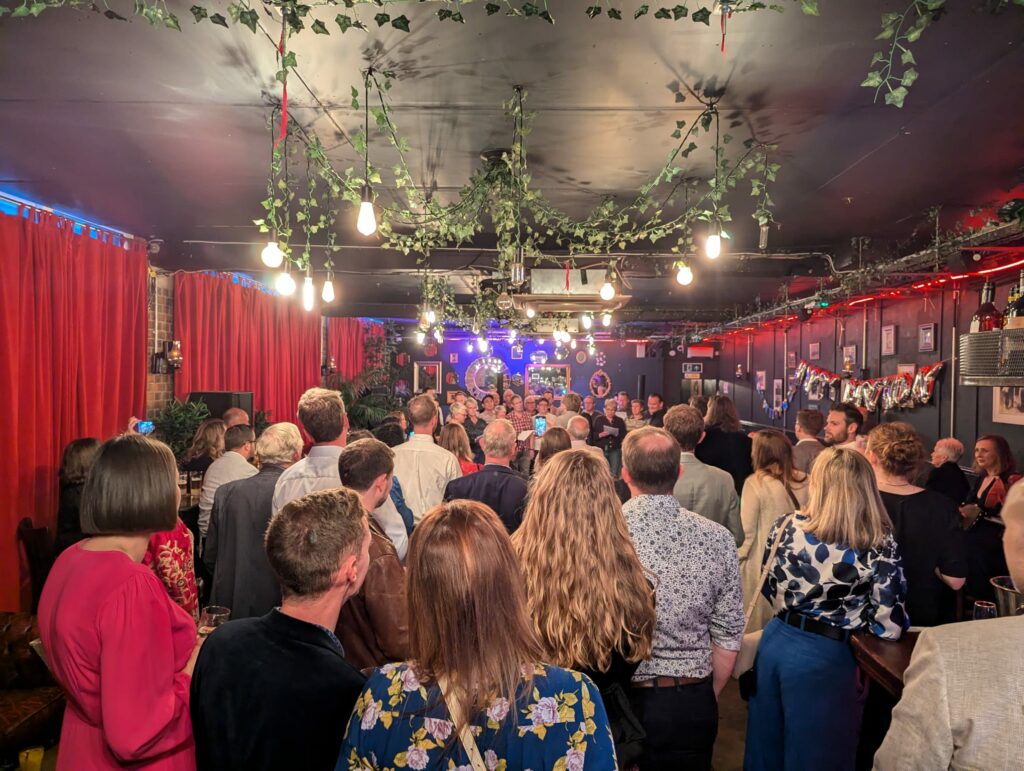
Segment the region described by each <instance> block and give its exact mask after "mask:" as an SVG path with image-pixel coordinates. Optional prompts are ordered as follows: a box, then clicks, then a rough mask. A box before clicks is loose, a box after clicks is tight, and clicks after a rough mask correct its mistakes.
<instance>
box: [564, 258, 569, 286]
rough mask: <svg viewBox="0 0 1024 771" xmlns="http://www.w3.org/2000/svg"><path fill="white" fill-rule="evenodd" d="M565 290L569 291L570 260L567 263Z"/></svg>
mask: <svg viewBox="0 0 1024 771" xmlns="http://www.w3.org/2000/svg"><path fill="white" fill-rule="evenodd" d="M565 291H566V292H568V291H569V262H568V261H566V263H565Z"/></svg>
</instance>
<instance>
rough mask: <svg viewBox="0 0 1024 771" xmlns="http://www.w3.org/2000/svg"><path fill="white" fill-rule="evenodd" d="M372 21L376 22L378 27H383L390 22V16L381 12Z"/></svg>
mask: <svg viewBox="0 0 1024 771" xmlns="http://www.w3.org/2000/svg"><path fill="white" fill-rule="evenodd" d="M373 20H374V21H375V22H377V26H378V27H383V26H384V25H385V24H387V23H388V22H389V21H391V15H390V14H387V13H383V12H381V13H378V14H377V15H376V16H374V17H373Z"/></svg>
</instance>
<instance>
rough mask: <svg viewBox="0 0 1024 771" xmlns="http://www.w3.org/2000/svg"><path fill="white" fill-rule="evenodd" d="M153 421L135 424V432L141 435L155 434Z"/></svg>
mask: <svg viewBox="0 0 1024 771" xmlns="http://www.w3.org/2000/svg"><path fill="white" fill-rule="evenodd" d="M153 428H154V426H153V421H152V420H140V421H139V422H138V423H136V424H135V430H136V431H138V432H139V433H140V434H152V433H153Z"/></svg>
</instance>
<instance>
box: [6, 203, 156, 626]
mask: <svg viewBox="0 0 1024 771" xmlns="http://www.w3.org/2000/svg"><path fill="white" fill-rule="evenodd" d="M27 212H28V213H27V216H26V212H25V211H24V210H19V213H18V215H16V216H0V276H2V279H0V395H2V396H0V398H2V400H3V404H4V416H3V430H2V431H0V457H2V458H4V462H3V463H2V464H0V528H2V529H3V530H2V535H0V609H2V610H17V609H19V607H23V606H24V603H23V600H25V599H27V596H26V594H25V590H26V588H27V586H26V585H25V584H24V583H23V582H24V581H27V574H26V573H25V571H24V570H23V569H22V566H21V565H20V563H19V556H18V549H17V538H16V530H17V524H18V522H19V521H20V520H21V519H22V518H23V517H26V516H28V517H31V518H32V519H33V521H34V523H35V524H36V525H37V526H41V525H46V526H48V527H50V528H51V532H52V530H53V526H54V525H55V518H56V511H57V472H58V470H59V467H60V457H61V453H62V451H63V449H64V445H65V444H67V443H68V442H70V441H71V440H72V439H77V438H80V437H86V436H94V437H96V438H98V439H106V438H108V437H110V436H112V435H113V434H115V433H118V432H120V431H123V430H124V429H125V428H126V427H127V425H128V420H129V418H131V417H132V416H133V415H138V416H141V415H142V414H143V410H144V409H145V404H146V328H147V327H146V325H147V315H146V312H147V286H146V284H147V276H146V270H147V268H146V251H145V244H144V243H140V242H138V241H133V242H131V245H130V246H129V248H127V249H126V248H125V247H124V246H123V245H121V244H120V243H115V242H114V240H113V237H110V236H107V235H106V234H101V235H100V237H99V238H95V239H94V238H91V237H90V235H89V233H88V231H87V232H85V233H82V234H79V235H76V234H75V233H74V227H73V225H72V223H70V222H68V221H67V220H64V219H62V218H60V217H57V216H56V215H52V214H48V213H45V212H38V211H36V210H34V209H32V210H27Z"/></svg>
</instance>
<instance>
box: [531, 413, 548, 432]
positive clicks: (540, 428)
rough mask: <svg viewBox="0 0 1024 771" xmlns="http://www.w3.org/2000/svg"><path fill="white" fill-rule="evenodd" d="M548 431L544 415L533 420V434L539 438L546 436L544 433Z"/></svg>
mask: <svg viewBox="0 0 1024 771" xmlns="http://www.w3.org/2000/svg"><path fill="white" fill-rule="evenodd" d="M547 430H548V421H547V418H545V417H543V416H542V415H537V416H536V417H535V418H534V419H533V433H534V434H536V435H537V436H544V432H545V431H547Z"/></svg>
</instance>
